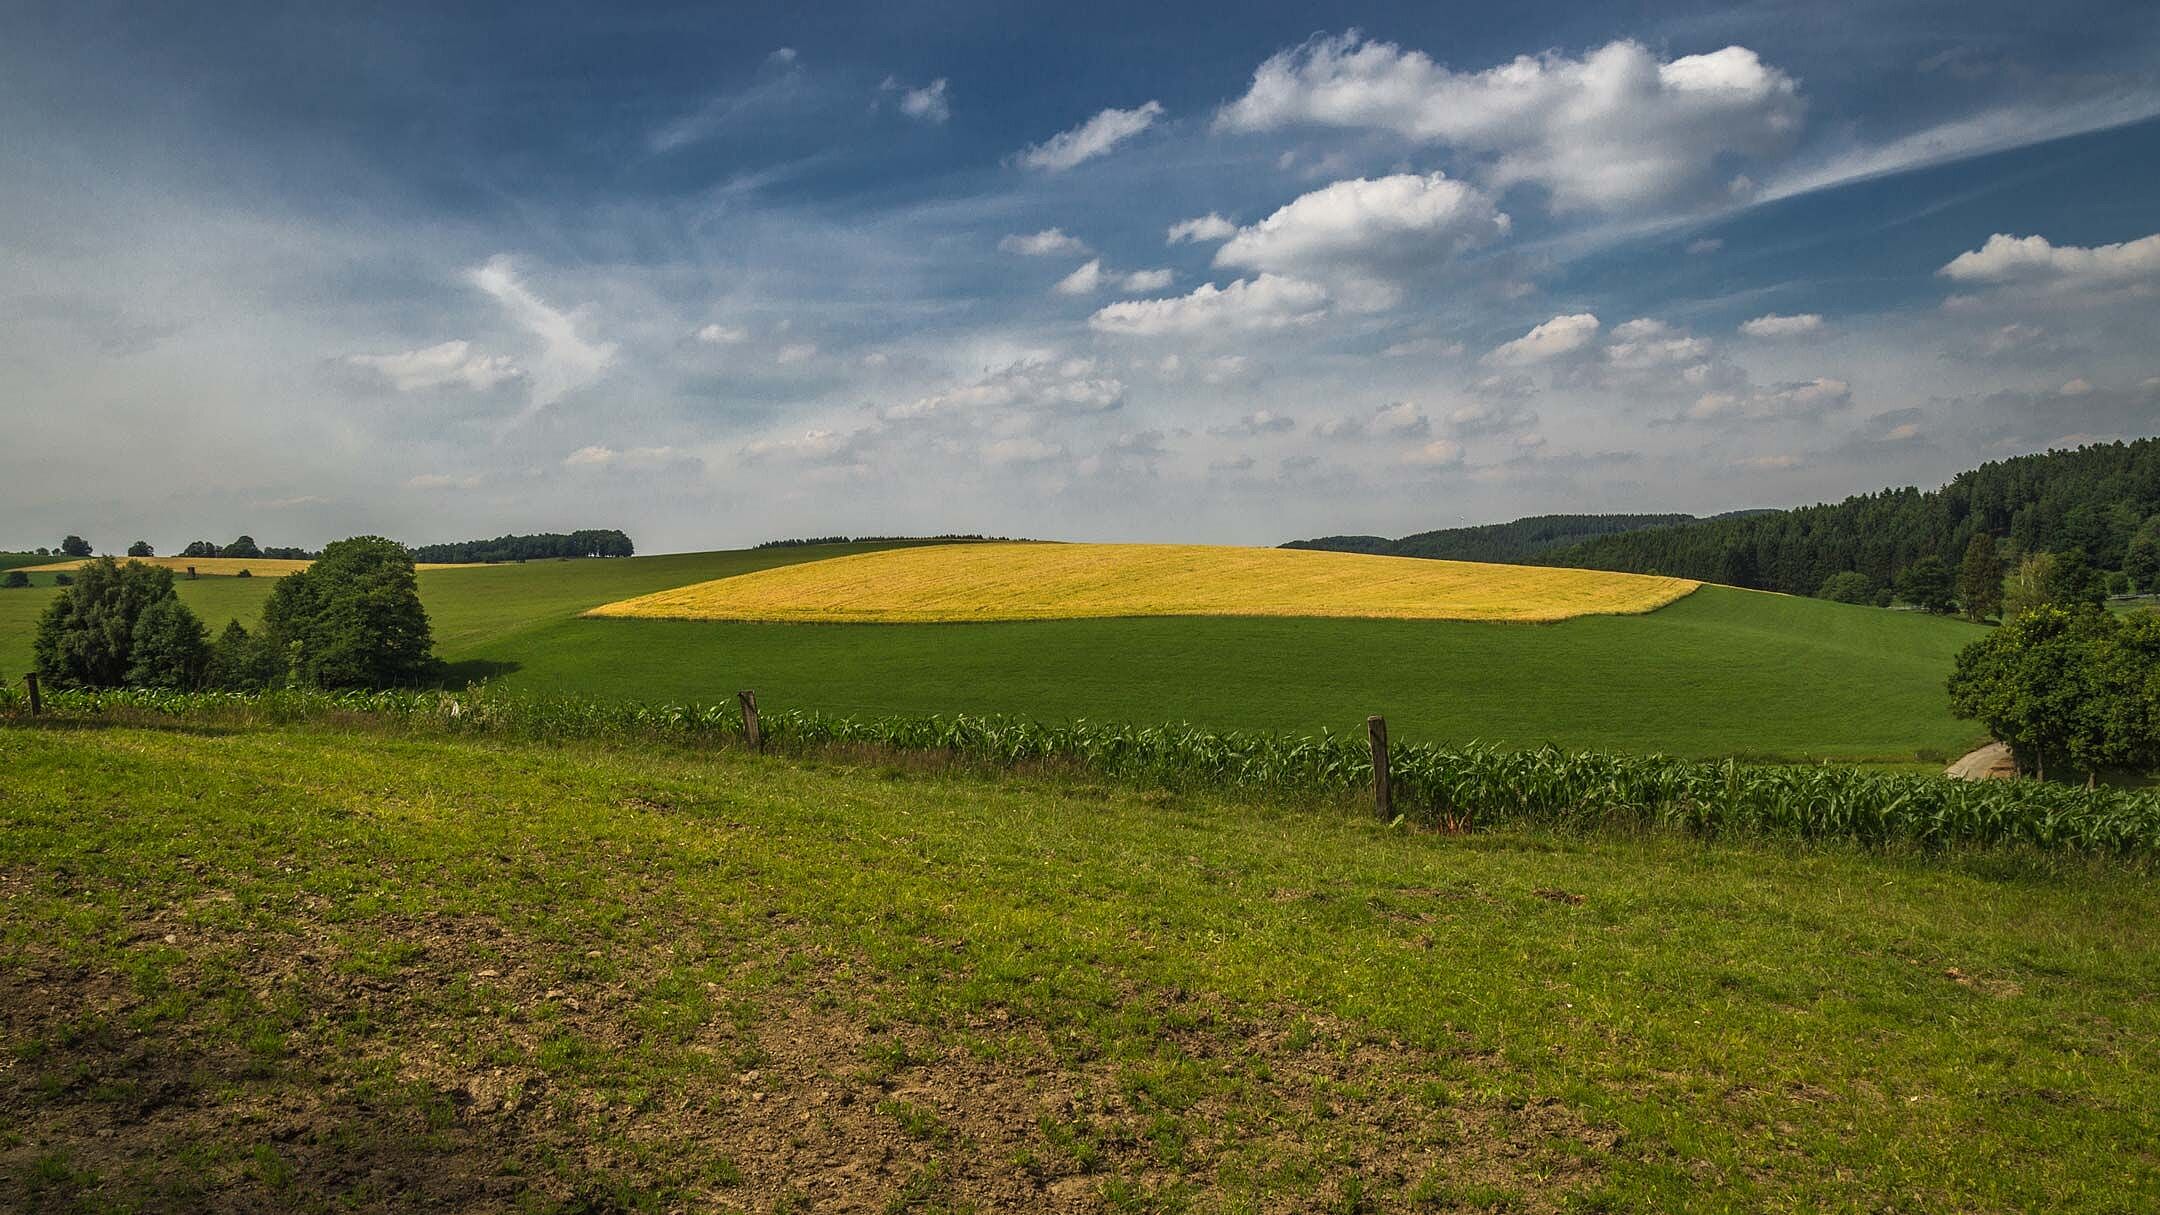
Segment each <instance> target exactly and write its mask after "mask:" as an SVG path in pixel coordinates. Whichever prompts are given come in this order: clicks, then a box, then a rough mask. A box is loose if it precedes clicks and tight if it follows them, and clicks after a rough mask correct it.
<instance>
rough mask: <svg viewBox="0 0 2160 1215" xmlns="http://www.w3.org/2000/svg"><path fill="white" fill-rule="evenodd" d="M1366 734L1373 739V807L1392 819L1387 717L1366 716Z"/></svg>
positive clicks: (1392, 795) (1386, 817)
mask: <svg viewBox="0 0 2160 1215" xmlns="http://www.w3.org/2000/svg"><path fill="white" fill-rule="evenodd" d="M1365 736H1366V737H1367V738H1369V739H1371V740H1372V796H1373V809H1374V810H1375V811H1376V812H1378V814H1379V815H1380V817H1381V818H1384V819H1389V820H1392V819H1393V818H1394V817H1395V814H1394V791H1393V790H1391V789H1390V788H1389V787H1388V756H1387V718H1385V717H1381V716H1379V715H1377V714H1375V715H1374V716H1372V717H1368V718H1366V719H1365Z"/></svg>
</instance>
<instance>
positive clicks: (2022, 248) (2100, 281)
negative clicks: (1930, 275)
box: [1937, 232, 2160, 291]
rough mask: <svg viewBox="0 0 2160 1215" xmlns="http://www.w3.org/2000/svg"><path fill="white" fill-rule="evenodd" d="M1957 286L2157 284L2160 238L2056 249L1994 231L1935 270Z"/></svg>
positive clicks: (2042, 241)
mask: <svg viewBox="0 0 2160 1215" xmlns="http://www.w3.org/2000/svg"><path fill="white" fill-rule="evenodd" d="M1937 273H1938V274H1941V275H1942V276H1943V277H1944V278H1947V279H1949V280H1950V281H1952V282H1956V283H1974V284H1985V285H1992V286H2003V285H2019V286H2033V287H2041V288H2045V289H2047V290H2051V291H2081V290H2097V289H2107V288H2117V287H2139V288H2150V287H2153V286H2155V285H2160V233H2154V234H2153V235H2151V236H2147V237H2142V238H2140V239H2138V240H2132V241H2123V242H2121V243H2120V244H2113V245H2094V246H2090V247H2087V246H2083V245H2057V244H2054V243H2052V242H2050V241H2049V240H2048V238H2046V237H2044V236H2011V235H2009V234H2008V233H2004V232H1997V233H1996V234H1994V235H1993V236H1990V237H1988V238H1987V243H1986V244H1984V245H1982V246H1980V247H1979V248H1978V249H1972V250H1968V251H1966V252H1964V253H1960V254H1958V255H1957V256H1956V257H1954V258H1951V259H1950V261H1949V262H1948V263H1946V264H1945V265H1944V266H1943V268H1942V269H1941V270H1939V271H1937Z"/></svg>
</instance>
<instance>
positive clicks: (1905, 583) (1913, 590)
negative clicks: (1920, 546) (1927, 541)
mask: <svg viewBox="0 0 2160 1215" xmlns="http://www.w3.org/2000/svg"><path fill="white" fill-rule="evenodd" d="M1897 593H1898V598H1900V599H1903V600H1904V601H1905V602H1907V603H1909V604H1912V605H1913V606H1914V607H1916V608H1919V609H1920V610H1921V611H1923V612H1934V613H1938V614H1940V613H1945V612H1948V611H1950V610H1951V609H1952V608H1954V607H1956V606H1957V598H1956V596H1955V595H1954V594H1952V592H1951V586H1950V567H1949V566H1948V565H1945V564H1943V559H1942V558H1940V557H1933V556H1930V557H1922V558H1921V559H1919V560H1918V561H1915V562H1913V563H1912V564H1911V565H1908V566H1906V567H1905V572H1904V573H1902V574H1899V575H1898V579H1897Z"/></svg>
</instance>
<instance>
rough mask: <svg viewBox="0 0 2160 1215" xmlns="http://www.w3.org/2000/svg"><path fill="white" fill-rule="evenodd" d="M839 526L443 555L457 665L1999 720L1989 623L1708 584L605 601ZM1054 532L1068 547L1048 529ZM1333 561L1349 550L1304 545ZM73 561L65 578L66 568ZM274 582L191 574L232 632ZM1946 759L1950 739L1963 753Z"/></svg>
mask: <svg viewBox="0 0 2160 1215" xmlns="http://www.w3.org/2000/svg"><path fill="white" fill-rule="evenodd" d="M882 547H886V546H882V545H847V546H818V547H811V548H784V549H766V550H752V551H744V552H722V553H699V554H680V555H670V556H660V557H635V558H627V559H612V560H578V561H540V562H532V563H529V564H525V565H500V566H485V567H474V568H463V569H442V570H428V571H425V572H423V573H422V574H421V576H420V587H421V595H422V598H423V599H424V600H425V601H426V604H427V608H428V612H429V614H430V617H431V618H432V620H433V622H434V627H435V635H436V640H437V645H438V649H439V651H440V653H441V654H442V655H443V657H444V658H445V659H446V660H448V661H449V662H450V663H451V675H452V678H453V679H454V680H465V679H471V678H490V679H494V680H497V681H499V682H502V683H504V684H505V685H507V686H510V687H513V688H520V689H527V690H531V691H534V692H547V691H563V692H577V693H586V694H593V695H601V696H609V697H622V698H634V699H645V700H702V701H706V702H708V703H709V702H713V701H716V700H720V699H723V698H726V697H730V696H732V695H733V693H734V692H735V690H736V689H738V688H744V687H754V688H756V689H757V690H758V693H759V695H760V697H761V698H762V699H763V700H764V701H765V702H766V703H768V704H770V705H773V706H775V707H799V708H811V709H818V710H823V711H828V712H835V713H917V714H919V713H957V712H969V713H1003V714H1012V715H1016V716H1026V717H1035V718H1040V719H1045V720H1051V721H1061V720H1068V719H1071V718H1076V717H1084V718H1092V719H1097V720H1115V721H1133V722H1159V721H1190V722H1192V723H1195V724H1197V725H1203V726H1207V727H1210V728H1216V729H1260V730H1274V731H1286V732H1307V731H1316V730H1320V729H1324V728H1327V729H1335V730H1339V731H1347V730H1356V729H1361V728H1362V723H1363V720H1364V718H1365V716H1366V715H1367V714H1369V713H1374V712H1380V713H1385V714H1386V715H1387V716H1388V719H1389V722H1390V725H1391V727H1392V728H1393V729H1394V731H1395V734H1396V736H1397V737H1398V738H1402V739H1404V740H1406V741H1411V740H1434V741H1449V742H1463V741H1468V740H1471V739H1483V740H1486V741H1490V742H1497V743H1502V744H1507V745H1525V746H1527V745H1536V744H1539V743H1544V742H1555V743H1559V744H1562V745H1565V746H1571V747H1598V748H1608V749H1614V750H1627V751H1653V750H1662V751H1667V752H1671V753H1675V754H1682V755H1728V754H1739V755H1746V756H1755V757H1770V758H1835V759H1846V760H1857V761H1868V762H1886V763H1906V764H1912V763H1915V762H1920V761H1921V760H1922V759H1923V756H1922V754H1921V753H1923V752H1925V753H1926V755H1925V757H1924V758H1925V759H1926V760H1927V761H1929V762H1935V763H1938V764H1939V763H1940V762H1943V760H1944V759H1947V758H1948V757H1951V756H1954V755H1956V754H1958V753H1961V752H1962V751H1963V750H1964V749H1966V748H1967V747H1968V746H1969V745H1970V744H1971V743H1973V742H1975V741H1976V740H1977V733H1978V732H1977V731H1976V730H1975V729H1974V727H1973V726H1972V725H1971V724H1970V723H1966V722H1960V721H1957V720H1956V719H1954V718H1952V717H1951V716H1950V715H1949V709H1948V704H1947V697H1946V696H1945V695H1944V692H1943V688H1942V681H1943V679H1944V677H1945V676H1946V675H1947V673H1948V671H1949V668H1950V660H1951V656H1952V655H1953V654H1955V653H1956V651H1957V649H1958V648H1959V647H1960V646H1962V645H1963V644H1965V643H1966V642H1968V641H1969V640H1971V639H1972V638H1973V637H1975V636H1978V635H1979V630H1978V629H1977V628H1976V627H1975V626H1971V625H1967V624H1963V623H1961V622H1958V621H1952V620H1945V619H1940V618H1927V617H1921V616H1918V615H1915V614H1912V613H1904V612H1885V611H1881V610H1878V609H1874V608H1864V607H1851V606H1846V605H1842V604H1833V603H1825V602H1820V601H1817V600H1810V599H1795V598H1784V597H1781V596H1776V595H1766V594H1759V593H1754V592H1746V591H1736V590H1731V589H1729V588H1724V587H1716V586H1705V587H1703V588H1701V589H1700V590H1698V591H1696V592H1694V593H1692V594H1689V595H1687V596H1686V597H1685V598H1683V599H1680V600H1679V601H1678V602H1675V603H1672V604H1670V605H1669V606H1666V607H1664V608H1661V609H1659V610H1657V611H1655V612H1651V613H1649V614H1648V615H1643V616H1634V617H1619V616H1584V617H1580V618H1577V619H1574V620H1567V621H1561V622H1558V623H1553V624H1542V625H1527V624H1513V623H1489V622H1463V621H1417V620H1370V619H1330V620H1314V619H1296V618H1242V619H1241V618H1224V617H1186V618H1118V619H1086V620H1049V621H1023V622H1007V623H980V624H886V625H874V626H872V625H841V624H798V623H758V622H714V621H678V620H620V619H616V620H605V619H581V618H579V617H580V613H583V612H585V611H587V610H589V609H592V608H596V607H599V606H601V605H604V604H609V603H614V602H617V601H620V600H623V599H626V598H634V597H636V596H639V595H644V594H648V593H651V592H655V591H662V590H669V589H673V588H680V587H687V586H691V585H694V584H697V583H702V582H707V581H710V580H712V579H716V578H725V577H731V576H734V575H739V574H747V573H751V572H753V571H757V570H763V569H769V568H773V567H776V566H783V565H789V564H792V563H795V562H802V561H811V560H819V559H823V558H827V557H832V556H845V555H848V554H854V553H863V552H869V551H874V550H875V549H878V548H882ZM1042 547H1045V548H1050V547H1055V546H1042ZM1303 555H1306V556H1314V555H1319V556H1324V554H1303ZM48 576H49V575H48ZM270 589H271V584H270V582H269V581H268V580H266V579H244V580H242V579H230V578H204V579H200V580H198V581H194V582H183V583H182V584H181V585H180V593H181V595H182V597H183V598H185V599H186V600H188V602H189V603H190V604H191V605H193V606H194V607H195V608H196V610H197V611H198V612H199V613H200V614H201V615H202V616H203V618H204V620H205V622H206V623H208V624H209V625H210V627H211V628H212V630H213V631H215V630H217V629H219V628H222V627H223V625H224V622H225V620H226V619H228V618H234V617H237V618H239V619H241V620H242V621H244V622H252V621H253V620H254V618H255V616H256V614H257V613H258V612H259V611H260V607H261V603H262V600H263V599H264V598H265V597H267V596H268V594H269V592H270ZM52 593H53V592H52V591H51V590H49V589H43V588H35V587H34V588H30V589H28V590H17V591H6V592H0V675H4V676H6V677H9V678H14V677H16V676H18V675H19V674H20V672H21V671H23V670H24V669H26V668H27V667H28V665H29V657H30V637H31V634H32V631H33V630H34V627H35V622H36V617H37V613H38V612H39V611H41V610H42V609H43V606H44V603H45V601H46V600H47V599H48V598H49V597H50V595H51V594H52ZM1937 756H1941V757H1942V758H1940V759H1938V758H1936V757H1937Z"/></svg>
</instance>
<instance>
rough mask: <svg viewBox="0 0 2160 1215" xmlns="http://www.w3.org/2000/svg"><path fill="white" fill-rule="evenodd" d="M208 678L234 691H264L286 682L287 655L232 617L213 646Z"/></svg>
mask: <svg viewBox="0 0 2160 1215" xmlns="http://www.w3.org/2000/svg"><path fill="white" fill-rule="evenodd" d="M204 682H205V683H207V684H209V685H210V686H211V687H213V688H222V689H225V690H226V691H232V692H260V691H264V690H266V689H269V688H275V687H278V686H280V685H282V684H283V683H284V682H285V661H284V656H283V655H281V654H279V653H278V650H277V647H276V646H275V645H274V644H272V643H271V642H270V641H269V640H268V639H267V638H264V637H262V636H259V635H257V634H254V633H250V632H248V631H247V629H245V628H244V627H242V626H241V624H240V622H239V621H237V620H234V621H229V622H227V624H226V625H225V631H224V632H223V633H220V634H218V639H217V641H216V643H215V644H213V645H212V646H211V647H210V661H209V668H208V670H207V672H206V675H205V678H204Z"/></svg>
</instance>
